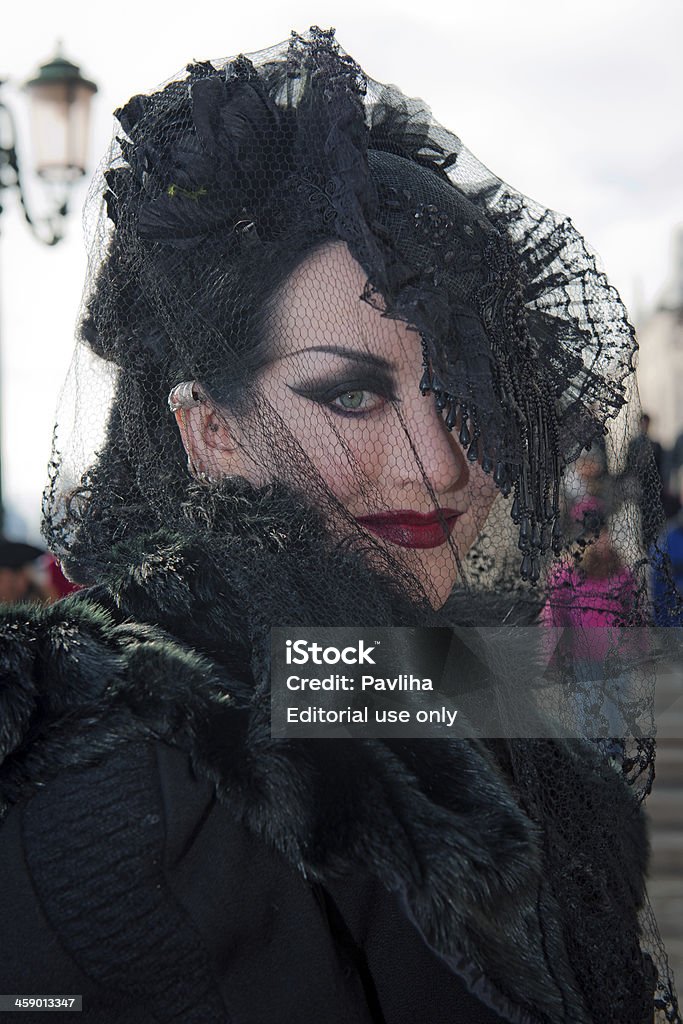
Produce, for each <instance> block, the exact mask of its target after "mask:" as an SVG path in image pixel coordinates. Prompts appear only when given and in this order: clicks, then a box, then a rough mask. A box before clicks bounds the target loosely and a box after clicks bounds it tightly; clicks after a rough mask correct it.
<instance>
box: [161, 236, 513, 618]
mask: <svg viewBox="0 0 683 1024" xmlns="http://www.w3.org/2000/svg"><path fill="white" fill-rule="evenodd" d="M365 281H366V276H365V274H364V272H363V270H362V269H361V267H360V266H359V265H358V263H356V261H355V260H354V259H353V257H352V256H351V254H350V253H349V250H348V249H347V247H346V245H345V244H343V243H341V242H338V243H331V244H329V245H326V246H325V247H324V248H323V249H320V250H318V251H317V252H316V253H314V254H313V255H311V256H310V257H309V258H308V259H306V260H305V261H304V262H303V263H302V264H300V266H299V267H297V269H296V270H295V271H294V273H293V274H292V275H291V277H290V278H289V279H288V281H287V283H286V285H285V287H284V288H283V289H282V290H281V294H280V295H279V296H278V299H277V301H276V303H275V306H274V313H273V316H272V337H273V350H272V357H271V359H270V360H269V361H268V363H267V365H265V366H264V368H263V369H262V371H261V373H260V375H259V377H258V380H257V382H256V385H257V390H258V396H259V401H258V402H257V403H255V405H258V407H259V408H261V409H263V408H264V407H265V408H266V409H268V410H272V414H273V415H274V416H275V419H276V422H277V424H278V426H279V427H281V428H282V429H283V431H284V432H285V433H283V437H284V436H287V438H288V440H289V441H290V443H291V439H293V440H294V441H295V442H296V446H297V448H298V450H299V451H301V452H303V454H304V455H305V456H306V457H307V459H308V460H309V462H310V464H312V466H313V467H314V468H315V470H316V471H317V473H318V474H319V476H320V477H321V478H322V480H323V481H324V483H325V485H326V486H327V488H328V489H329V491H330V492H331V494H332V495H333V496H334V497H335V498H336V499H337V501H338V502H339V503H341V505H342V506H343V507H344V508H345V509H346V511H347V512H348V513H350V515H351V516H353V517H354V518H355V517H357V516H367V515H374V514H377V513H379V512H386V511H399V510H412V511H413V512H417V513H421V514H428V513H432V512H434V510H435V508H444V509H446V508H448V509H453V510H455V511H456V512H458V513H459V517H458V518H457V520H456V522H455V526H454V528H453V531H452V534H451V537H450V541H449V540H446V539H444V543H443V544H440V545H439V546H437V547H432V548H429V549H426V550H411V549H408V548H405V547H398V546H396V545H392V544H390V543H389V542H388V541H382V540H380V541H377V538H373V542H374V543H379V544H384V545H386V546H388V547H389V548H390V549H391V554H392V556H394V557H395V558H396V559H397V560H398V561H399V562H400V564H401V565H402V566H403V567H405V568H407V569H409V570H410V571H411V572H412V573H413V574H414V575H415V576H416V577H417V579H418V580H419V582H420V585H421V586H422V587H423V588H424V590H425V591H426V593H427V596H428V598H429V600H430V601H431V603H432V604H433V605H434V606H435V607H439V606H440V605H442V604H443V602H444V601H445V600H446V598H447V597H448V595H449V594H450V592H451V590H452V588H453V585H454V583H455V581H456V579H457V576H458V564H457V563H458V559H457V558H456V552H457V555H458V557H459V558H462V557H464V555H465V554H466V553H467V551H468V550H469V548H470V547H471V545H472V544H473V542H474V540H475V539H476V538H477V536H478V535H479V533H480V532H481V529H482V527H483V524H484V522H485V520H486V517H487V515H488V512H489V510H490V507H491V504H492V502H493V501H494V499H495V497H496V495H497V493H498V492H497V489H496V487H495V485H494V483H493V481H492V480H491V479H490V477H489V476H487V475H486V474H485V473H484V472H483V470H482V469H481V467H480V466H479V464H478V463H471V462H468V460H467V459H466V457H465V453H464V452H463V450H462V448H461V446H460V444H459V443H458V441H457V439H456V437H455V436H454V434H452V433H450V432H449V431H448V430H447V429H446V426H445V424H444V422H443V418H442V416H441V414H440V413H439V412H438V410H437V408H436V405H435V403H434V399H433V397H432V396H431V395H429V394H428V395H422V394H420V391H419V388H418V381H419V378H420V368H421V364H422V348H421V341H420V337H419V335H418V334H417V332H415V331H414V330H412V329H410V328H409V327H408V326H407V325H406V324H404V323H402V322H399V321H395V320H390V319H387V318H384V317H382V316H381V313H380V312H379V311H378V310H376V309H375V308H373V307H372V306H370V305H369V304H368V303H367V302H364V301H362V300H361V299H360V295H361V293H362V291H363V287H364V285H365ZM264 402H265V406H264ZM176 419H177V422H178V426H179V428H180V432H181V436H182V440H183V444H184V446H185V450H186V451H187V454H188V456H189V458H190V461H191V463H192V464H193V466H194V467H195V468H196V470H198V471H199V472H202V473H205V474H206V475H207V476H208V477H209V478H211V479H213V480H220V479H221V478H223V477H225V476H241V477H244V478H245V479H246V480H248V481H249V482H250V483H252V484H254V485H256V486H262V485H264V484H265V483H267V482H268V481H269V480H271V479H273V478H274V477H280V478H282V477H283V475H286V469H284V470H283V460H282V457H280V458H279V459H278V458H277V453H276V452H275V451H274V449H273V447H272V440H271V442H270V445H265V444H263V443H259V441H258V437H259V431H258V429H257V426H258V422H257V419H256V417H255V416H250V415H248V414H247V415H246V416H245V415H242V416H238V415H236V414H234V413H232V412H231V411H230V410H228V409H225V408H220V409H219V408H217V407H216V406H214V405H213V404H212V403H211V402H210V401H208V400H205V401H203V402H202V403H201V404H199V405H197V406H196V407H193V408H189V409H178V410H177V411H176ZM270 422H271V423H272V422H273V421H272V418H271V420H270ZM357 529H362V527H361V526H358V527H357Z"/></svg>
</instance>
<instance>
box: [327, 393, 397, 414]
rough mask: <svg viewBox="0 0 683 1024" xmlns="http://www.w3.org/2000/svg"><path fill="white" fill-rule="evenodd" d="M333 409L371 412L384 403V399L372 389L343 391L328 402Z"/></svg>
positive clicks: (350, 411)
mask: <svg viewBox="0 0 683 1024" xmlns="http://www.w3.org/2000/svg"><path fill="white" fill-rule="evenodd" d="M330 404H331V405H332V407H333V408H334V409H339V410H340V411H341V410H343V412H345V413H352V414H353V413H356V412H359V413H363V412H372V411H373V410H374V409H378V408H379V406H380V405H383V404H384V399H383V398H381V397H380V396H379V395H376V394H374V393H373V392H372V391H362V390H360V389H357V390H354V391H343V392H342V393H341V394H340V395H337V396H336V398H334V399H333V401H332V402H331V403H330Z"/></svg>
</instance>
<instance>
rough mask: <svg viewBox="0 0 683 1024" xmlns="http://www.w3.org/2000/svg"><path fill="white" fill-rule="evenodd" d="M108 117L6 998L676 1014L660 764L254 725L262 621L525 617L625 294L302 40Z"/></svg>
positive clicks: (400, 105)
mask: <svg viewBox="0 0 683 1024" xmlns="http://www.w3.org/2000/svg"><path fill="white" fill-rule="evenodd" d="M117 116H118V119H119V123H120V125H121V132H120V134H119V137H118V139H117V140H116V141H115V144H114V148H113V150H112V153H111V154H110V159H109V161H108V167H107V170H106V172H105V180H106V186H105V190H104V199H105V204H106V220H103V221H102V231H101V232H99V233H98V234H97V238H96V243H97V244H96V252H95V260H96V263H95V268H94V273H93V275H92V279H91V285H90V287H89V288H88V289H87V291H86V299H85V310H84V317H83V326H82V331H81V341H80V344H79V348H78V351H77V356H76V359H75V362H74V368H73V372H72V376H71V380H70V383H69V385H68V386H67V389H66V392H65V401H66V403H67V405H68V402H69V400H70V399H72V400H73V401H74V403H75V404H76V407H77V416H75V417H71V418H69V417H68V416H66V415H62V416H61V417H60V422H59V423H58V427H57V432H56V435H55V437H56V441H55V457H54V460H53V473H52V477H51V484H50V487H49V488H48V492H47V494H46V516H45V525H46V535H47V536H48V537H49V540H50V544H51V547H52V548H53V550H56V551H58V552H59V553H60V556H61V557H62V558H63V560H64V562H65V564H66V565H67V567H68V569H69V572H70V574H71V575H72V577H73V578H74V579H76V580H77V581H78V582H81V583H84V584H90V586H89V589H87V590H84V591H82V592H81V593H79V594H77V595H76V596H74V597H72V598H69V599H68V600H67V601H65V602H62V603H61V604H60V605H58V606H57V607H56V608H55V609H52V610H50V611H46V612H43V613H37V612H35V611H31V612H30V613H28V612H27V611H26V609H24V610H23V611H22V612H21V613H17V614H14V615H12V614H9V615H7V616H6V618H5V623H4V627H3V628H4V632H3V634H2V648H1V651H2V658H3V667H4V670H5V673H6V675H7V677H8V679H9V680H10V684H9V685H8V686H7V687H6V692H5V693H4V695H3V700H4V702H5V709H6V710H5V716H4V719H3V721H4V723H5V726H4V728H5V733H4V738H3V744H4V747H3V750H4V752H5V760H4V763H3V765H2V776H1V780H2V782H1V789H0V793H1V794H2V800H3V804H4V807H5V820H4V824H3V828H2V832H0V836H1V837H2V844H3V845H2V865H3V879H4V893H3V911H4V913H3V915H2V919H3V922H4V924H3V927H4V928H5V929H6V930H5V933H4V935H3V940H2V949H3V957H2V966H1V967H0V978H1V979H2V983H3V984H4V986H5V990H6V991H10V990H11V991H28V990H32V991H35V992H37V991H38V989H40V990H41V991H42V992H46V993H47V992H48V990H49V991H51V992H54V993H56V992H57V991H60V992H64V991H65V990H66V989H67V988H68V989H69V991H72V992H76V991H77V992H79V993H82V995H83V1000H84V1002H83V1005H84V1010H85V1011H86V1013H88V1014H90V1016H89V1017H87V1018H86V1019H89V1020H92V1021H98V1022H99V1021H102V1022H105V1021H106V1022H108V1021H114V1020H116V1021H120V1020H126V1021H145V1022H148V1021H157V1020H158V1021H167V1020H168V1021H170V1020H182V1021H195V1020H196V1021H212V1022H213V1021H216V1022H218V1021H227V1020H240V1021H254V1022H256V1021H258V1022H264V1021H278V1022H285V1021H286V1022H309V1021H321V1020H324V1021H340V1022H341V1021H344V1022H346V1021H351V1020H354V1021H364V1022H365V1021H388V1022H392V1024H398V1022H404V1021H405V1022H407V1021H411V1022H414V1021H418V1020H425V1021H427V1020H428V1021H430V1022H432V1024H435V1022H438V1021H444V1022H445V1021H449V1022H451V1024H452V1022H454V1021H468V1022H474V1021H480V1022H484V1021H486V1022H489V1021H491V1022H492V1021H516V1022H520V1024H521V1022H539V1024H540V1022H558V1024H559V1022H561V1021H562V1022H567V1024H568V1022H572V1024H581V1022H591V1021H595V1022H597V1021H600V1024H605V1022H607V1021H614V1022H616V1021H619V1022H624V1021H634V1022H636V1021H637V1022H645V1021H650V1020H652V1019H653V1014H654V1012H655V1000H656V1005H657V1007H658V1010H657V1012H660V1011H661V1012H662V1013H668V1014H669V1018H668V1019H670V1020H676V1019H678V1018H677V1016H676V1014H677V1010H676V1005H675V995H674V993H673V990H672V988H671V984H670V981H669V979H668V976H667V974H666V968H665V966H662V967H661V968H660V972H659V975H658V974H657V969H656V967H655V962H654V961H655V959H657V954H658V952H661V950H659V948H658V947H657V946H656V933H655V932H653V930H652V926H651V925H650V926H648V925H647V924H646V925H643V926H641V925H640V924H639V921H638V915H639V913H641V914H642V913H645V911H644V910H643V907H644V894H643V871H644V868H645V862H646V852H647V851H646V840H645V836H644V831H643V821H642V818H641V815H640V812H639V810H638V802H637V796H636V791H637V788H638V786H637V783H638V782H639V781H640V782H641V783H642V780H643V778H645V777H646V776H647V772H648V770H649V763H650V757H649V754H648V746H647V743H645V744H641V746H640V747H634V751H635V754H634V756H633V757H632V758H631V759H630V760H629V761H628V763H627V762H626V761H625V763H624V770H623V776H619V777H618V776H617V774H616V773H615V772H614V771H612V770H611V769H609V768H608V767H605V766H604V765H603V764H602V763H601V761H600V760H599V759H598V758H597V757H596V756H595V754H594V752H593V751H592V749H591V748H590V747H589V745H587V744H582V743H574V744H569V743H564V742H562V741H559V740H556V741H551V740H536V741H521V740H489V741H483V740H470V741H467V742H463V741H461V740H450V739H433V740H429V741H414V740H413V741H411V740H403V739H401V740H370V739H362V740H357V741H346V742H344V741H335V742H330V741H325V740H305V741H292V740H278V739H274V738H272V737H271V735H270V704H269V687H270V672H269V667H270V648H269V639H270V629H271V627H272V626H296V627H303V626H306V627H313V626H342V625H343V626H354V625H361V626H372V627H377V626H401V625H410V626H429V625H439V626H451V625H454V624H457V625H477V626H480V625H495V624H498V623H501V622H505V623H508V624H509V623H512V622H517V623H529V622H531V621H533V619H534V618H535V616H536V615H537V610H538V607H539V597H538V593H539V581H541V580H542V579H543V573H544V572H545V567H546V565H547V563H548V560H549V559H550V558H551V549H553V548H554V549H556V550H559V548H560V545H561V543H562V538H561V532H560V529H559V526H558V525H557V524H558V522H559V510H560V482H561V477H562V472H563V469H564V467H565V465H567V464H568V463H569V462H570V461H571V460H572V459H573V458H575V457H576V456H577V455H578V454H579V452H580V451H581V450H582V448H583V447H584V446H586V445H588V444H590V443H591V440H592V439H593V438H594V437H596V436H599V435H601V434H602V433H603V431H604V425H605V422H606V420H607V419H608V418H609V417H610V416H615V415H616V414H617V413H618V412H619V411H620V410H621V409H622V407H623V405H624V402H625V397H626V382H627V378H628V375H629V372H630V369H631V359H632V355H633V348H634V345H633V337H632V331H631V328H630V327H629V325H628V323H627V321H626V319H625V316H624V312H623V308H622V307H621V305H620V303H619V301H618V298H617V297H616V295H615V293H614V292H613V291H612V290H611V289H610V288H609V286H608V285H607V283H606V282H605V280H604V278H603V277H602V276H601V275H600V274H599V273H598V272H597V271H596V270H595V266H594V263H593V262H592V260H591V259H590V257H588V256H587V255H586V253H585V250H584V248H583V245H582V242H581V239H580V238H579V236H578V235H577V234H576V233H575V232H574V230H573V228H571V226H570V225H569V224H567V223H565V222H559V221H558V220H557V219H556V218H554V217H553V216H552V215H551V214H549V213H548V212H547V211H543V210H540V209H539V208H537V207H534V206H533V205H531V204H529V203H528V202H527V201H526V200H524V199H523V197H520V196H519V195H517V194H515V193H514V192H512V191H511V190H509V189H507V187H504V186H503V185H502V183H501V182H499V181H498V180H497V179H494V178H493V177H492V176H491V175H490V174H489V173H488V172H486V171H485V169H483V168H481V166H480V165H478V164H477V163H476V161H474V158H473V157H472V156H471V154H469V153H468V152H467V151H466V150H465V149H464V147H463V146H462V144H461V143H460V141H459V140H458V139H456V138H455V137H454V136H452V135H450V134H449V133H447V132H446V131H445V130H443V129H442V128H440V127H439V126H438V125H436V124H435V123H434V122H433V121H432V120H431V117H430V115H429V113H428V111H426V110H425V109H424V108H423V107H422V106H420V105H419V104H416V103H415V102H414V101H409V100H406V99H405V97H403V96H401V94H400V93H398V92H397V91H396V90H394V89H386V88H384V87H381V86H379V85H378V84H377V83H374V82H372V81H369V80H368V79H367V78H366V77H365V76H364V75H363V73H362V72H361V70H360V69H359V68H358V66H357V65H356V64H355V63H354V62H353V61H352V60H351V59H350V58H349V57H348V56H347V55H345V54H344V53H343V52H342V51H341V50H340V49H339V48H338V46H337V44H336V42H335V41H334V38H333V34H332V33H331V32H322V31H320V30H318V29H312V30H311V31H310V33H307V34H305V35H303V36H299V35H296V34H294V35H293V36H292V39H291V40H290V41H289V42H288V43H286V44H283V45H282V46H281V47H277V48H273V49H270V50H267V51H264V52H263V53H262V54H258V55H256V56H255V57H252V58H251V59H247V58H246V57H243V56H240V57H237V58H236V59H235V60H232V61H229V62H226V63H224V64H220V65H212V64H208V63H205V64H195V65H192V66H190V68H188V70H187V73H186V75H185V76H184V77H182V78H181V79H179V80H177V81H173V82H171V83H170V84H168V85H167V86H166V87H164V88H163V89H162V90H160V91H159V92H156V93H153V94H151V95H149V96H138V97H135V98H134V99H133V100H131V101H130V102H129V103H128V104H127V105H126V106H125V107H124V108H123V109H122V110H120V111H118V114H117ZM167 403H168V405H170V409H171V414H172V415H171V416H169V414H168V408H167ZM636 535H637V531H634V536H636ZM634 543H635V541H634ZM635 551H636V549H635V548H634V557H635ZM629 783H630V784H631V785H629ZM10 928H11V934H10V933H9V932H8V929H10ZM653 943H654V944H653ZM0 987H2V986H0Z"/></svg>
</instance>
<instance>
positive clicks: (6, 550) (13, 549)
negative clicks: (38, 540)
mask: <svg viewBox="0 0 683 1024" xmlns="http://www.w3.org/2000/svg"><path fill="white" fill-rule="evenodd" d="M44 554H45V552H44V551H43V550H42V549H41V548H36V547H34V546H33V544H22V543H21V542H19V541H14V540H8V539H7V537H2V536H0V569H21V567H22V566H24V565H29V563H30V562H35V560H36V558H40V556H41V555H44Z"/></svg>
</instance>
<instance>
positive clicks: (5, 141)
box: [0, 49, 97, 528]
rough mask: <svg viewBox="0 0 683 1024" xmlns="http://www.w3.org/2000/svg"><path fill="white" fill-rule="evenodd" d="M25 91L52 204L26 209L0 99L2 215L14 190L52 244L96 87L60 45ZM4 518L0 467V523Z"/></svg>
mask: <svg viewBox="0 0 683 1024" xmlns="http://www.w3.org/2000/svg"><path fill="white" fill-rule="evenodd" d="M2 84H3V81H2V80H1V79H0V86H1V85H2ZM25 90H26V92H27V94H28V96H29V103H30V116H31V136H32V141H33V148H34V152H35V167H34V172H35V173H36V174H37V175H38V176H39V177H40V178H41V179H42V180H43V181H44V182H46V183H49V185H50V186H52V191H53V200H52V202H53V208H52V209H51V210H50V211H49V212H48V213H47V214H45V215H43V216H41V217H40V218H38V217H36V216H35V215H34V214H33V213H32V212H31V210H30V208H29V205H28V201H27V197H26V191H25V188H24V181H23V176H22V169H21V167H20V164H19V159H18V156H17V130H16V124H15V121H14V118H13V116H12V112H11V110H10V109H9V107H8V106H7V105H6V104H5V103H4V102H2V100H0V216H1V215H2V212H3V202H2V200H3V192H4V190H5V189H8V188H14V189H16V191H17V193H18V196H19V202H20V204H21V209H22V212H23V214H24V219H25V220H26V222H27V224H28V225H29V227H30V228H31V231H32V232H33V234H34V235H35V237H36V238H37V239H38V240H39V241H41V242H43V243H44V244H45V245H56V243H57V242H59V241H60V239H61V238H62V236H63V229H62V226H63V222H64V218H65V217H66V214H67V208H68V197H69V191H70V189H71V188H72V186H73V184H74V182H76V181H77V180H78V179H79V178H80V177H82V176H83V175H84V174H85V173H86V162H87V151H88V129H89V121H90V104H91V100H92V97H93V96H94V94H95V93H96V92H97V86H96V85H95V83H94V82H90V81H88V79H87V78H83V76H82V75H81V72H80V69H79V67H78V66H77V65H76V64H72V63H71V61H69V60H67V59H66V58H65V57H64V56H63V54H62V53H61V52H60V50H59V49H58V51H57V53H56V55H55V56H54V57H53V59H52V60H50V61H48V62H47V63H46V64H43V65H41V67H40V70H39V72H38V74H37V75H36V77H35V78H32V79H31V80H30V81H29V82H27V83H26V85H25ZM55 190H56V196H55ZM2 521H3V507H2V473H1V466H0V528H1V527H2Z"/></svg>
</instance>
